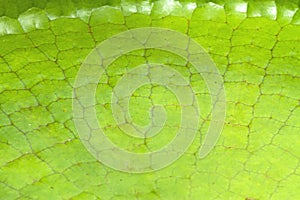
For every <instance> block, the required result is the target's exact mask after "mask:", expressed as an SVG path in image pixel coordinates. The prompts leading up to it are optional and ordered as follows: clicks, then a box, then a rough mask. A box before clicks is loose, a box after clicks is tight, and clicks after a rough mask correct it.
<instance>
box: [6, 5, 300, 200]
mask: <svg viewBox="0 0 300 200" xmlns="http://www.w3.org/2000/svg"><path fill="white" fill-rule="evenodd" d="M299 3H300V2H299V1H298V0H292V1H285V0H276V1H273V0H268V1H258V0H257V1H256V0H249V1H240V0H233V1H227V0H218V1H206V0H205V1H204V0H198V1H194V0H191V1H189V0H183V1H175V0H174V1H173V0H172V1H166V0H157V1H138V0H124V1H123V0H122V1H120V0H110V1H108V0H107V1H86V0H84V1H73V0H68V1H64V2H63V1H58V0H52V1H44V0H42V1H38V0H22V1H21V0H15V1H1V3H0V4H1V8H0V16H1V17H0V152H1V154H0V199H6V200H9V199H297V198H299V196H300V192H299V189H298V188H299V187H300V170H299V169H300V168H299V161H300V160H299V159H300V151H299V149H300V134H299V133H300V124H299V121H300V92H299V91H300V66H299V61H300V26H299V24H300V9H299V5H300V4H299ZM149 26H153V27H161V28H169V29H173V30H176V31H178V32H180V33H184V34H186V35H188V36H190V37H191V38H192V39H194V40H195V41H197V42H198V43H199V44H200V45H201V46H203V48H204V49H205V50H206V51H207V52H208V53H209V55H210V56H211V58H212V59H213V61H214V62H215V63H216V66H217V68H218V70H219V71H220V73H221V75H222V77H223V79H224V86H225V90H226V113H227V114H226V118H225V125H224V129H223V131H222V134H221V137H220V138H219V140H218V143H217V145H216V146H215V148H214V149H213V150H212V151H211V153H210V154H209V155H208V156H207V157H205V158H204V159H199V158H198V156H197V152H198V151H199V148H200V146H201V143H202V142H203V139H204V137H205V134H206V132H207V130H208V127H209V125H210V121H211V117H210V106H211V102H210V95H209V91H208V89H207V87H206V85H205V82H204V81H203V79H202V77H201V76H200V75H199V74H198V72H197V71H196V70H195V69H194V68H193V66H191V65H190V63H186V61H185V60H184V59H183V58H181V57H178V56H177V55H174V54H172V53H170V52H166V51H162V50H157V49H147V50H136V51H132V52H130V53H127V54H125V55H122V56H120V57H118V58H117V59H116V60H115V61H114V62H113V63H112V64H111V65H110V66H109V68H108V69H107V71H106V74H105V75H104V76H102V77H101V79H100V80H99V83H98V88H97V92H96V94H97V95H96V98H95V99H96V101H97V106H96V112H97V117H98V120H99V123H100V124H101V128H103V130H105V133H106V135H107V137H108V138H109V139H111V141H113V142H114V143H115V144H116V145H118V146H120V147H121V148H124V149H126V150H128V151H132V152H138V153H145V152H149V151H154V150H157V149H160V148H162V147H163V146H164V145H166V144H168V142H170V140H171V139H172V138H173V137H174V135H175V134H176V131H177V129H178V124H180V109H179V108H178V101H177V99H176V96H175V95H174V94H173V93H172V92H170V91H169V90H167V89H166V88H163V87H160V86H159V85H150V86H149V85H145V86H143V87H140V88H138V89H137V90H136V91H135V92H134V94H133V95H132V97H131V100H130V113H131V115H132V119H133V120H134V121H135V122H136V123H138V124H140V125H147V124H148V123H149V122H150V117H149V113H148V111H149V108H150V107H151V105H153V104H155V103H158V104H162V105H163V106H165V108H166V111H167V114H168V119H167V121H166V124H165V125H166V127H165V128H164V129H163V130H162V131H161V132H160V133H159V134H158V135H156V136H155V137H153V138H149V139H146V140H141V139H138V138H132V137H130V136H128V135H126V134H124V133H123V132H122V131H121V130H120V129H119V128H118V126H117V125H116V122H115V120H114V116H113V114H112V112H111V107H110V106H111V96H112V88H113V87H114V86H115V85H116V84H117V83H118V80H119V79H120V78H121V77H122V75H124V74H125V73H127V72H128V71H130V70H131V69H133V68H134V67H136V66H138V65H140V64H143V63H145V62H149V63H151V62H155V63H162V64H165V65H168V66H171V67H172V68H173V69H176V70H177V71H178V72H179V73H181V74H182V75H183V77H185V78H186V79H187V80H190V82H191V85H192V86H193V89H194V91H195V92H196V96H197V101H198V104H199V107H200V111H201V112H200V116H201V118H200V119H199V126H200V129H199V131H198V132H199V133H198V134H197V137H196V138H195V140H194V142H193V143H192V145H191V146H190V147H189V148H188V150H187V151H186V152H185V154H184V155H183V156H182V157H181V158H180V159H178V160H177V161H176V162H174V163H173V164H172V165H170V166H168V167H166V168H163V169H161V170H158V171H154V172H151V173H142V174H129V173H124V172H120V171H117V170H114V169H111V168H109V167H107V166H105V165H104V164H102V163H101V162H99V161H98V160H97V159H96V158H94V157H93V156H92V155H91V154H90V153H89V151H88V150H87V149H86V148H85V146H84V145H83V144H82V143H81V141H80V138H79V135H78V132H77V130H76V129H75V126H74V122H73V118H72V92H73V86H74V81H75V78H76V74H77V73H78V70H79V69H80V66H81V64H82V62H83V61H84V60H85V58H86V57H87V55H88V54H89V52H90V51H91V50H92V49H93V48H94V47H95V46H97V45H98V44H100V43H101V42H102V41H104V40H106V39H108V38H110V37H111V36H113V35H115V34H117V33H121V32H123V31H125V30H128V29H134V28H139V27H149Z"/></svg>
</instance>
